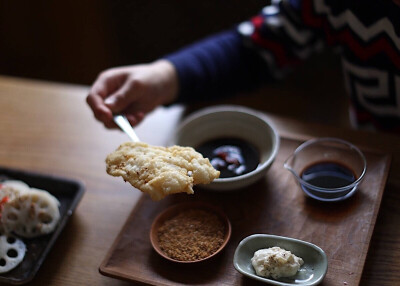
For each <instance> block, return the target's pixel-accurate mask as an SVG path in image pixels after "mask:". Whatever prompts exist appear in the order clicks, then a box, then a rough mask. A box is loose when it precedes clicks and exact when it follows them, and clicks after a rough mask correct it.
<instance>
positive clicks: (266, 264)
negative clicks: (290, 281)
mask: <svg viewBox="0 0 400 286" xmlns="http://www.w3.org/2000/svg"><path fill="white" fill-rule="evenodd" d="M251 264H252V265H253V267H254V270H255V271H256V274H257V275H259V276H263V277H272V278H274V279H278V278H280V277H289V276H293V275H295V274H296V273H297V271H298V270H299V269H300V266H301V265H303V264H304V261H303V259H302V258H300V257H297V256H296V255H293V254H292V253H291V252H290V251H287V250H285V249H282V248H280V247H277V246H275V247H271V248H266V249H260V250H257V251H256V252H255V253H254V256H253V258H252V259H251Z"/></svg>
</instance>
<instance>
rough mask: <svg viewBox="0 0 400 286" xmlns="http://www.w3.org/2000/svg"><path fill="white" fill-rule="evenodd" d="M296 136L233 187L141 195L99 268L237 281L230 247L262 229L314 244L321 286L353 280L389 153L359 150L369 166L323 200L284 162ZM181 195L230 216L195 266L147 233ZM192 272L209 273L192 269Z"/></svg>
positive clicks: (161, 278)
mask: <svg viewBox="0 0 400 286" xmlns="http://www.w3.org/2000/svg"><path fill="white" fill-rule="evenodd" d="M301 143H302V141H298V140H292V139H285V138H282V140H281V146H280V149H279V152H278V156H277V158H276V160H275V162H274V163H273V165H272V167H271V169H270V170H269V171H268V173H267V175H266V177H265V179H263V180H260V181H259V182H257V183H256V184H254V185H252V186H249V187H246V188H244V189H241V190H238V191H236V192H229V193H226V192H215V191H214V192H213V191H205V190H201V189H199V188H197V189H196V190H195V194H194V195H193V196H187V195H183V196H170V197H168V198H167V199H164V200H163V201H161V202H153V201H151V200H150V199H148V198H147V196H146V197H143V198H142V199H141V200H140V202H139V203H138V205H137V206H136V208H135V209H134V211H133V212H132V214H131V215H130V217H129V219H128V220H127V222H126V223H125V226H124V228H123V229H122V231H121V232H120V234H119V236H118V237H117V239H116V242H115V243H114V245H113V247H112V249H111V250H110V253H109V254H108V255H107V257H106V259H105V261H104V263H103V264H102V266H101V268H100V269H101V272H102V273H104V274H106V275H111V276H113V277H119V278H124V279H131V280H133V281H140V282H146V283H150V284H152V285H186V284H188V283H193V284H207V285H237V284H240V283H242V282H243V281H245V280H247V279H246V278H243V277H242V275H241V274H240V273H238V272H237V271H236V270H235V269H234V267H233V263H232V261H233V255H234V252H235V249H236V246H237V245H238V244H239V242H240V241H241V240H242V239H244V238H245V237H246V236H249V235H252V234H256V233H265V234H273V235H279V236H287V237H292V238H297V239H301V240H305V241H308V242H311V243H314V244H316V245H318V246H320V247H321V248H322V249H323V250H324V251H325V252H326V255H327V257H328V272H327V275H326V277H325V279H324V281H323V285H340V284H339V283H345V282H346V283H348V284H349V285H357V284H358V283H359V281H360V278H361V273H362V270H363V267H364V262H365V257H366V253H367V251H368V247H369V243H370V239H371V235H372V231H373V228H374V225H375V221H376V217H377V214H378V210H379V206H380V203H381V198H382V194H383V191H384V187H385V184H386V179H387V175H388V170H389V163H390V156H388V155H386V154H379V153H372V152H364V154H365V155H366V158H367V162H368V166H369V167H368V171H367V174H366V176H365V179H364V180H363V182H362V183H361V185H360V188H359V190H358V191H357V193H356V194H355V195H354V196H353V197H351V198H350V199H348V200H346V201H343V202H338V203H321V202H316V201H315V200H312V199H307V198H306V197H305V196H304V194H303V193H302V191H301V190H300V188H299V186H298V184H297V182H296V181H295V179H294V178H293V176H292V174H291V173H290V172H288V171H287V170H286V169H284V168H283V162H284V161H285V159H286V158H287V157H289V156H290V154H292V152H293V151H294V150H295V149H296V147H297V146H299V145H300V144H301ZM182 201H202V202H207V203H211V204H213V205H216V206H219V207H221V208H222V209H223V210H224V211H225V212H226V214H227V215H228V217H229V219H230V221H231V223H232V237H231V240H230V242H229V244H228V246H227V248H226V250H225V252H224V253H223V254H222V255H221V257H219V258H216V259H213V260H210V261H208V262H204V263H202V264H201V265H200V266H199V267H197V266H196V265H192V266H191V267H187V266H180V265H177V264H176V263H171V262H169V261H166V260H165V259H164V258H162V257H161V256H158V255H157V254H156V253H155V252H154V251H153V249H152V247H151V244H150V240H149V233H150V227H151V224H152V222H153V220H154V218H155V216H156V215H157V214H158V213H160V212H162V211H163V210H164V209H165V208H166V207H168V206H170V205H173V204H176V203H177V202H182ZM183 269H185V271H183ZM206 269H209V270H211V271H205V270H206ZM198 272H201V273H207V274H203V275H196V273H198ZM183 273H184V274H183ZM246 283H250V282H247V281H246Z"/></svg>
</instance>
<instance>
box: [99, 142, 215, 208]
mask: <svg viewBox="0 0 400 286" xmlns="http://www.w3.org/2000/svg"><path fill="white" fill-rule="evenodd" d="M106 164H107V173H108V174H109V175H112V176H115V177H117V176H121V177H122V178H123V179H124V180H125V181H128V182H129V183H130V184H131V185H132V186H134V187H135V188H138V189H139V190H141V191H142V192H144V193H147V194H149V195H150V197H151V198H152V199H153V200H156V201H157V200H160V199H162V198H164V197H165V196H167V195H170V194H174V193H188V194H193V185H196V184H208V183H210V182H212V181H213V180H214V179H216V178H218V177H219V171H217V170H215V169H214V168H213V166H212V165H211V164H210V161H209V160H208V159H207V158H204V157H203V156H202V155H201V154H200V153H198V152H196V151H195V150H194V149H193V148H191V147H181V146H172V147H159V146H150V145H148V144H146V143H143V142H127V143H124V144H122V145H121V146H119V147H118V149H117V150H116V151H114V152H113V153H111V154H109V155H108V156H107V158H106Z"/></svg>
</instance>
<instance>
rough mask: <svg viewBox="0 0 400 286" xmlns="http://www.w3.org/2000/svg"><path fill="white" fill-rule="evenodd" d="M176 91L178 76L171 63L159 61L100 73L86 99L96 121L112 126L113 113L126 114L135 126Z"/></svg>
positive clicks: (113, 124)
mask: <svg viewBox="0 0 400 286" xmlns="http://www.w3.org/2000/svg"><path fill="white" fill-rule="evenodd" d="M177 93H178V78H177V74H176V71H175V68H174V66H173V65H172V64H171V63H170V62H168V61H166V60H159V61H156V62H153V63H150V64H142V65H133V66H127V67H118V68H112V69H108V70H106V71H104V72H102V73H101V74H100V75H99V76H98V78H97V79H96V81H95V82H94V83H93V85H92V87H91V89H90V92H89V95H88V96H87V98H86V101H87V103H88V104H89V106H90V108H91V109H92V111H93V114H94V116H95V117H96V119H97V120H99V121H101V122H102V123H103V124H104V125H105V126H106V127H107V128H116V127H117V125H116V124H115V123H114V121H113V114H117V113H121V114H124V115H126V117H127V118H128V120H129V122H130V123H131V125H132V126H135V125H137V124H138V123H139V122H140V121H142V119H143V118H144V116H145V115H146V114H147V113H148V112H150V111H152V110H153V109H154V108H156V107H157V106H159V105H161V104H166V103H170V102H172V101H173V100H174V99H175V97H176V96H177Z"/></svg>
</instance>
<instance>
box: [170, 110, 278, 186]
mask: <svg viewBox="0 0 400 286" xmlns="http://www.w3.org/2000/svg"><path fill="white" fill-rule="evenodd" d="M227 137H235V138H239V139H242V140H245V141H247V142H249V143H251V144H252V145H253V146H254V147H256V148H257V149H258V151H259V153H260V163H259V165H258V167H257V168H256V169H255V170H253V171H251V172H249V173H246V174H243V175H240V176H237V177H231V178H218V179H216V180H214V181H213V182H212V183H211V184H209V185H201V187H203V188H207V189H213V190H220V191H229V190H235V189H240V188H243V187H246V186H248V185H250V184H252V183H254V182H256V181H257V180H259V179H261V178H262V177H264V176H265V174H266V172H267V170H268V169H269V167H270V166H271V165H272V163H273V161H274V160H275V157H276V155H277V153H278V149H279V143H280V140H279V136H278V132H277V131H276V129H275V128H274V126H273V125H272V123H271V122H270V121H269V119H268V118H267V116H266V115H265V114H264V113H262V112H258V111H256V110H253V109H250V108H246V107H242V106H235V105H219V106H215V107H209V108H205V109H203V110H200V111H197V112H195V113H193V114H192V115H190V116H188V117H187V118H186V119H185V120H183V122H182V123H181V124H180V125H179V126H178V129H177V130H176V132H175V133H174V134H173V136H172V137H171V139H170V141H169V145H174V144H177V145H181V146H191V147H194V148H196V147H197V146H199V145H200V144H202V143H204V142H206V141H209V140H212V139H217V138H227Z"/></svg>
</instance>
